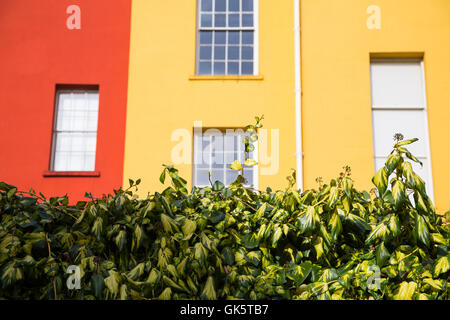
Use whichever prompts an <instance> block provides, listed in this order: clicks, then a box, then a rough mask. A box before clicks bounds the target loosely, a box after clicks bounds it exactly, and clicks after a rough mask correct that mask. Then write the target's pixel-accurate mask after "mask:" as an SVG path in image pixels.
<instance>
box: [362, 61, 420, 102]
mask: <svg viewBox="0 0 450 320" xmlns="http://www.w3.org/2000/svg"><path fill="white" fill-rule="evenodd" d="M371 80H372V81H371V82H372V106H374V107H410V108H411V107H423V106H424V104H425V94H424V93H425V89H424V86H423V83H422V82H423V79H422V66H421V63H420V62H419V61H417V62H415V61H411V62H381V61H376V62H372V63H371Z"/></svg>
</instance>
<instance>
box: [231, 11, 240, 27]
mask: <svg viewBox="0 0 450 320" xmlns="http://www.w3.org/2000/svg"><path fill="white" fill-rule="evenodd" d="M228 26H229V27H239V14H230V15H228Z"/></svg>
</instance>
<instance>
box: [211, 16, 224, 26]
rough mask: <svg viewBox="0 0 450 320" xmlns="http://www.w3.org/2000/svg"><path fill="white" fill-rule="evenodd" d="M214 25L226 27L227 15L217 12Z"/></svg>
mask: <svg viewBox="0 0 450 320" xmlns="http://www.w3.org/2000/svg"><path fill="white" fill-rule="evenodd" d="M214 19H215V20H214V26H215V27H225V26H226V15H225V14H216V15H215V17H214Z"/></svg>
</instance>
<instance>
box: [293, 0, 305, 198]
mask: <svg viewBox="0 0 450 320" xmlns="http://www.w3.org/2000/svg"><path fill="white" fill-rule="evenodd" d="M294 48H295V49H294V54H295V136H296V142H297V143H296V144H297V152H296V155H297V188H298V189H300V190H301V191H302V192H303V147H302V84H301V48H300V0H294Z"/></svg>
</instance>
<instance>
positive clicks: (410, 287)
mask: <svg viewBox="0 0 450 320" xmlns="http://www.w3.org/2000/svg"><path fill="white" fill-rule="evenodd" d="M416 288H417V283H415V282H406V281H404V282H402V283H401V284H400V288H399V289H398V292H397V294H396V295H395V296H394V299H395V300H411V299H412V298H413V296H414V293H415V292H416Z"/></svg>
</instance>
